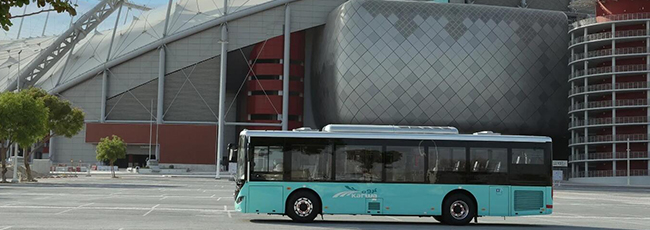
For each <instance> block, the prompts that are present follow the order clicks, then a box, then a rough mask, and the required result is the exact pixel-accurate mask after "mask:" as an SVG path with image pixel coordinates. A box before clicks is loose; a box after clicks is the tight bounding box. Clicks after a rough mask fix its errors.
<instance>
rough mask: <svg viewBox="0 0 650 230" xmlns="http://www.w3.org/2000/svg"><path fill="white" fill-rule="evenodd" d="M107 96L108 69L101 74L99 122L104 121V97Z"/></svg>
mask: <svg viewBox="0 0 650 230" xmlns="http://www.w3.org/2000/svg"><path fill="white" fill-rule="evenodd" d="M107 98H108V70H104V74H102V98H101V99H102V101H101V107H100V112H99V122H101V123H104V122H106V99H107Z"/></svg>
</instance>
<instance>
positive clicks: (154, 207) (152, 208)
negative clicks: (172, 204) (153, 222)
mask: <svg viewBox="0 0 650 230" xmlns="http://www.w3.org/2000/svg"><path fill="white" fill-rule="evenodd" d="M158 206H160V204H157V205H155V206H153V207H151V210H149V211H148V212H147V213H145V214H144V215H142V216H147V215H149V213H151V212H153V210H154V209H156V207H158Z"/></svg>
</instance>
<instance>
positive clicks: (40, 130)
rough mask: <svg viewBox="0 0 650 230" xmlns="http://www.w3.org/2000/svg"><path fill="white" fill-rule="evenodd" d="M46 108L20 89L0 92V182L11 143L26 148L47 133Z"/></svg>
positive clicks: (5, 169)
mask: <svg viewBox="0 0 650 230" xmlns="http://www.w3.org/2000/svg"><path fill="white" fill-rule="evenodd" d="M47 120H48V109H47V108H46V107H45V104H44V102H43V101H41V100H37V99H35V98H33V97H32V96H30V95H29V94H27V92H25V91H22V92H20V93H14V92H4V93H1V94H0V140H1V141H2V142H4V145H1V147H2V150H0V153H2V156H0V157H1V158H2V159H0V160H1V161H2V182H6V181H7V178H6V175H5V173H6V172H7V165H6V162H5V160H4V159H5V156H4V155H5V154H6V152H7V149H8V148H10V147H11V145H12V144H14V143H17V144H18V145H19V146H20V147H22V148H27V147H29V146H30V145H32V144H33V143H36V142H37V141H38V140H39V139H40V138H41V137H43V136H45V135H46V134H47Z"/></svg>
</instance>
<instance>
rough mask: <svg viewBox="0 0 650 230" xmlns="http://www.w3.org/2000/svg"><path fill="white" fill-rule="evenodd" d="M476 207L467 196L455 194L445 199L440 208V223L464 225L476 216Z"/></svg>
mask: <svg viewBox="0 0 650 230" xmlns="http://www.w3.org/2000/svg"><path fill="white" fill-rule="evenodd" d="M475 209H476V205H474V201H473V200H472V199H471V198H469V197H468V196H467V195H465V194H462V193H456V194H452V195H451V196H449V197H448V198H447V199H445V201H444V203H443V206H442V223H444V224H451V225H466V224H469V222H470V221H472V219H473V218H474V215H476V210H475Z"/></svg>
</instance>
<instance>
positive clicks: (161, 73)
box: [152, 46, 167, 124]
mask: <svg viewBox="0 0 650 230" xmlns="http://www.w3.org/2000/svg"><path fill="white" fill-rule="evenodd" d="M166 63H167V54H166V51H165V46H161V47H160V48H158V98H157V100H156V124H162V123H163V122H164V120H163V116H164V114H163V112H164V111H163V109H164V108H163V107H164V104H163V102H164V98H165V71H166V68H165V67H166ZM152 112H153V111H152Z"/></svg>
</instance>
